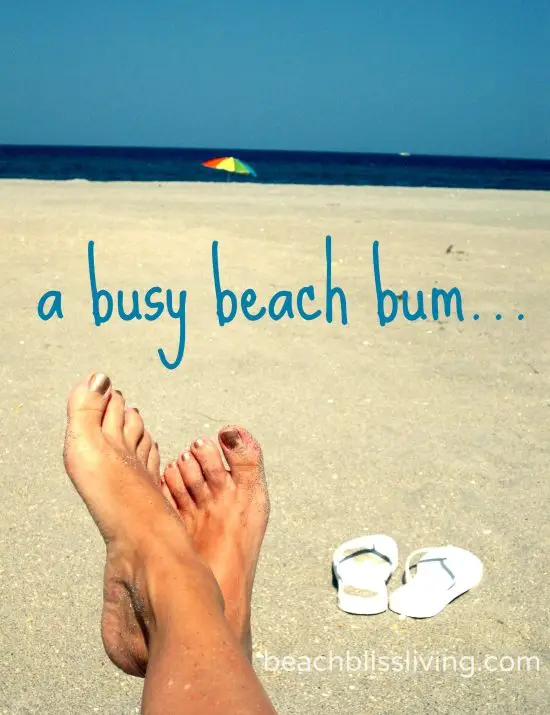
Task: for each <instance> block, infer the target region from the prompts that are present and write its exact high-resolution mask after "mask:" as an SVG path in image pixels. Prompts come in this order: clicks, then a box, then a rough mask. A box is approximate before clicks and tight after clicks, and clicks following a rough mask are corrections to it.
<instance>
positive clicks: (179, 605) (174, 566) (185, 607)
mask: <svg viewBox="0 0 550 715" xmlns="http://www.w3.org/2000/svg"><path fill="white" fill-rule="evenodd" d="M145 569H146V574H145V582H146V584H147V593H148V597H149V602H150V604H151V611H152V614H153V618H154V621H155V623H156V625H157V627H162V624H163V623H165V622H167V621H172V618H173V616H174V615H175V614H178V615H180V616H181V613H182V612H187V613H189V612H191V611H193V610H196V609H197V607H198V606H199V605H201V606H204V607H205V608H207V609H208V610H209V611H211V612H215V611H218V612H219V613H220V614H222V615H223V610H224V600H223V596H222V594H221V591H220V588H219V586H218V583H217V581H216V579H215V578H214V575H213V573H212V571H211V569H210V567H209V566H207V565H206V563H205V562H204V561H203V560H202V559H201V558H200V556H199V555H198V554H197V553H196V552H194V551H193V550H189V551H187V550H185V551H184V553H177V554H171V553H168V552H161V553H157V554H155V553H151V554H150V555H149V558H148V560H147V563H146V564H145Z"/></svg>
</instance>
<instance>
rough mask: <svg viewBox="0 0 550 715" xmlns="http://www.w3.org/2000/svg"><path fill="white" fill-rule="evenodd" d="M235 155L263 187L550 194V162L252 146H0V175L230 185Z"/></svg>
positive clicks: (240, 178)
mask: <svg viewBox="0 0 550 715" xmlns="http://www.w3.org/2000/svg"><path fill="white" fill-rule="evenodd" d="M222 156H236V157H238V158H239V159H242V160H243V161H245V162H247V163H248V164H251V165H252V166H253V167H254V169H255V171H256V173H257V178H252V177H247V176H241V175H239V176H236V175H231V177H230V180H231V181H238V182H249V181H252V182H259V183H263V184H310V185H311V184H321V185H337V184H340V185H344V186H432V187H437V186H440V187H449V188H475V189H531V190H534V189H535V190H550V160H527V159H490V158H477V157H456V156H420V155H400V154H347V153H337V152H310V151H256V150H250V149H227V148H214V149H153V148H151V149H148V148H130V147H77V146H71V147H56V146H6V145H4V146H2V145H0V178H9V179H57V180H60V179H61V180H66V179H88V180H89V181H227V180H228V176H227V174H226V173H225V172H222V171H216V170H213V169H207V168H206V167H204V166H202V162H203V161H206V160H207V159H211V158H213V157H222Z"/></svg>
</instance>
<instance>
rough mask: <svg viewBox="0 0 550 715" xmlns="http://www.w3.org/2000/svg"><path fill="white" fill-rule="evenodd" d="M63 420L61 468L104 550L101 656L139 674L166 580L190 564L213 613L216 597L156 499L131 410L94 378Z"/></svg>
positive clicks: (150, 455)
mask: <svg viewBox="0 0 550 715" xmlns="http://www.w3.org/2000/svg"><path fill="white" fill-rule="evenodd" d="M67 415H68V424H67V433H66V438H65V450H64V459H65V468H66V470H67V473H68V474H69V476H70V478H71V480H72V481H73V483H74V485H75V487H76V489H77V491H78V492H79V494H80V496H81V497H82V498H83V499H84V501H85V503H86V506H87V507H88V509H89V511H90V513H91V515H92V516H93V518H94V520H95V521H96V523H97V525H98V527H99V529H100V531H101V533H102V535H103V537H104V539H105V543H106V546H107V563H106V566H105V581H104V603H103V615H102V628H101V632H102V638H103V643H104V646H105V650H106V652H107V654H108V656H109V657H110V659H111V660H112V661H113V663H114V664H115V665H117V666H118V667H119V668H120V669H121V670H123V671H125V672H126V673H129V674H131V675H138V676H143V675H145V670H146V667H147V660H148V649H147V644H148V637H149V633H150V629H151V628H152V627H154V623H155V606H154V604H155V603H157V602H158V600H159V593H160V591H161V589H162V588H163V587H164V588H165V585H166V579H168V580H169V579H170V578H171V575H172V574H174V573H176V572H178V573H179V572H180V571H181V568H182V564H183V563H184V562H185V563H187V562H189V563H192V565H193V574H194V577H195V578H196V582H198V581H200V582H201V583H206V584H208V589H207V592H208V593H210V592H212V593H213V594H214V598H215V599H219V605H220V607H221V604H222V598H221V594H220V592H219V589H218V586H217V585H216V583H215V579H214V577H213V576H212V572H211V571H210V569H209V568H208V567H207V566H206V564H204V563H203V562H202V561H201V560H200V558H199V556H198V555H197V554H196V552H195V549H194V548H193V545H192V542H191V540H190V538H189V536H188V535H187V533H186V531H185V529H184V528H183V526H182V523H181V520H180V519H177V518H174V513H173V510H172V509H171V508H170V507H169V506H168V505H167V504H166V501H165V499H164V498H163V496H162V494H161V491H160V476H159V461H160V458H159V453H158V448H157V446H156V444H155V443H154V442H153V440H152V438H151V436H150V434H149V433H148V432H147V431H146V430H145V428H144V426H143V420H142V419H141V417H140V415H139V413H138V412H137V410H135V409H131V408H130V409H127V408H126V407H125V403H124V398H123V397H122V395H121V394H120V393H119V392H117V391H114V390H113V389H112V386H111V382H110V380H109V379H108V378H107V377H106V376H105V375H100V374H99V375H92V377H91V378H90V379H89V380H87V381H83V382H81V383H79V384H78V385H77V386H76V387H75V388H74V389H73V391H72V392H71V394H70V396H69V401H68V406H67ZM210 582H211V583H210ZM161 584H162V585H161ZM190 587H193V584H191V586H190ZM160 596H161V597H162V594H160Z"/></svg>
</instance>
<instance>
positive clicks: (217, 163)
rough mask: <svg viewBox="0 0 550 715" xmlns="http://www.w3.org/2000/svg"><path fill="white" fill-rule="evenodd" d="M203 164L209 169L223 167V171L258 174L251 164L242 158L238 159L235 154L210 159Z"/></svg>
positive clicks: (250, 174)
mask: <svg viewBox="0 0 550 715" xmlns="http://www.w3.org/2000/svg"><path fill="white" fill-rule="evenodd" d="M203 166H207V167H208V168H209V169H221V170H222V171H228V172H229V173H231V174H248V175H249V176H256V172H255V171H254V169H253V168H252V167H251V166H249V165H248V164H246V163H245V162H244V161H241V160H240V159H236V158H235V157H234V156H223V157H221V158H219V159H209V160H208V161H205V162H203ZM228 178H229V177H228Z"/></svg>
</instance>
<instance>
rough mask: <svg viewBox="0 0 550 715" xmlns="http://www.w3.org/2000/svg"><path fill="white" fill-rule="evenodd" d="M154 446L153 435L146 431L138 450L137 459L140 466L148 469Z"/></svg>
mask: <svg viewBox="0 0 550 715" xmlns="http://www.w3.org/2000/svg"><path fill="white" fill-rule="evenodd" d="M152 446H153V440H152V438H151V435H150V434H149V432H147V430H145V431H144V433H143V437H142V438H141V439H140V441H139V444H138V446H137V449H136V457H137V458H138V460H139V462H140V464H141V465H142V466H144V467H145V468H147V461H148V459H149V454H150V453H151V448H152Z"/></svg>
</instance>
